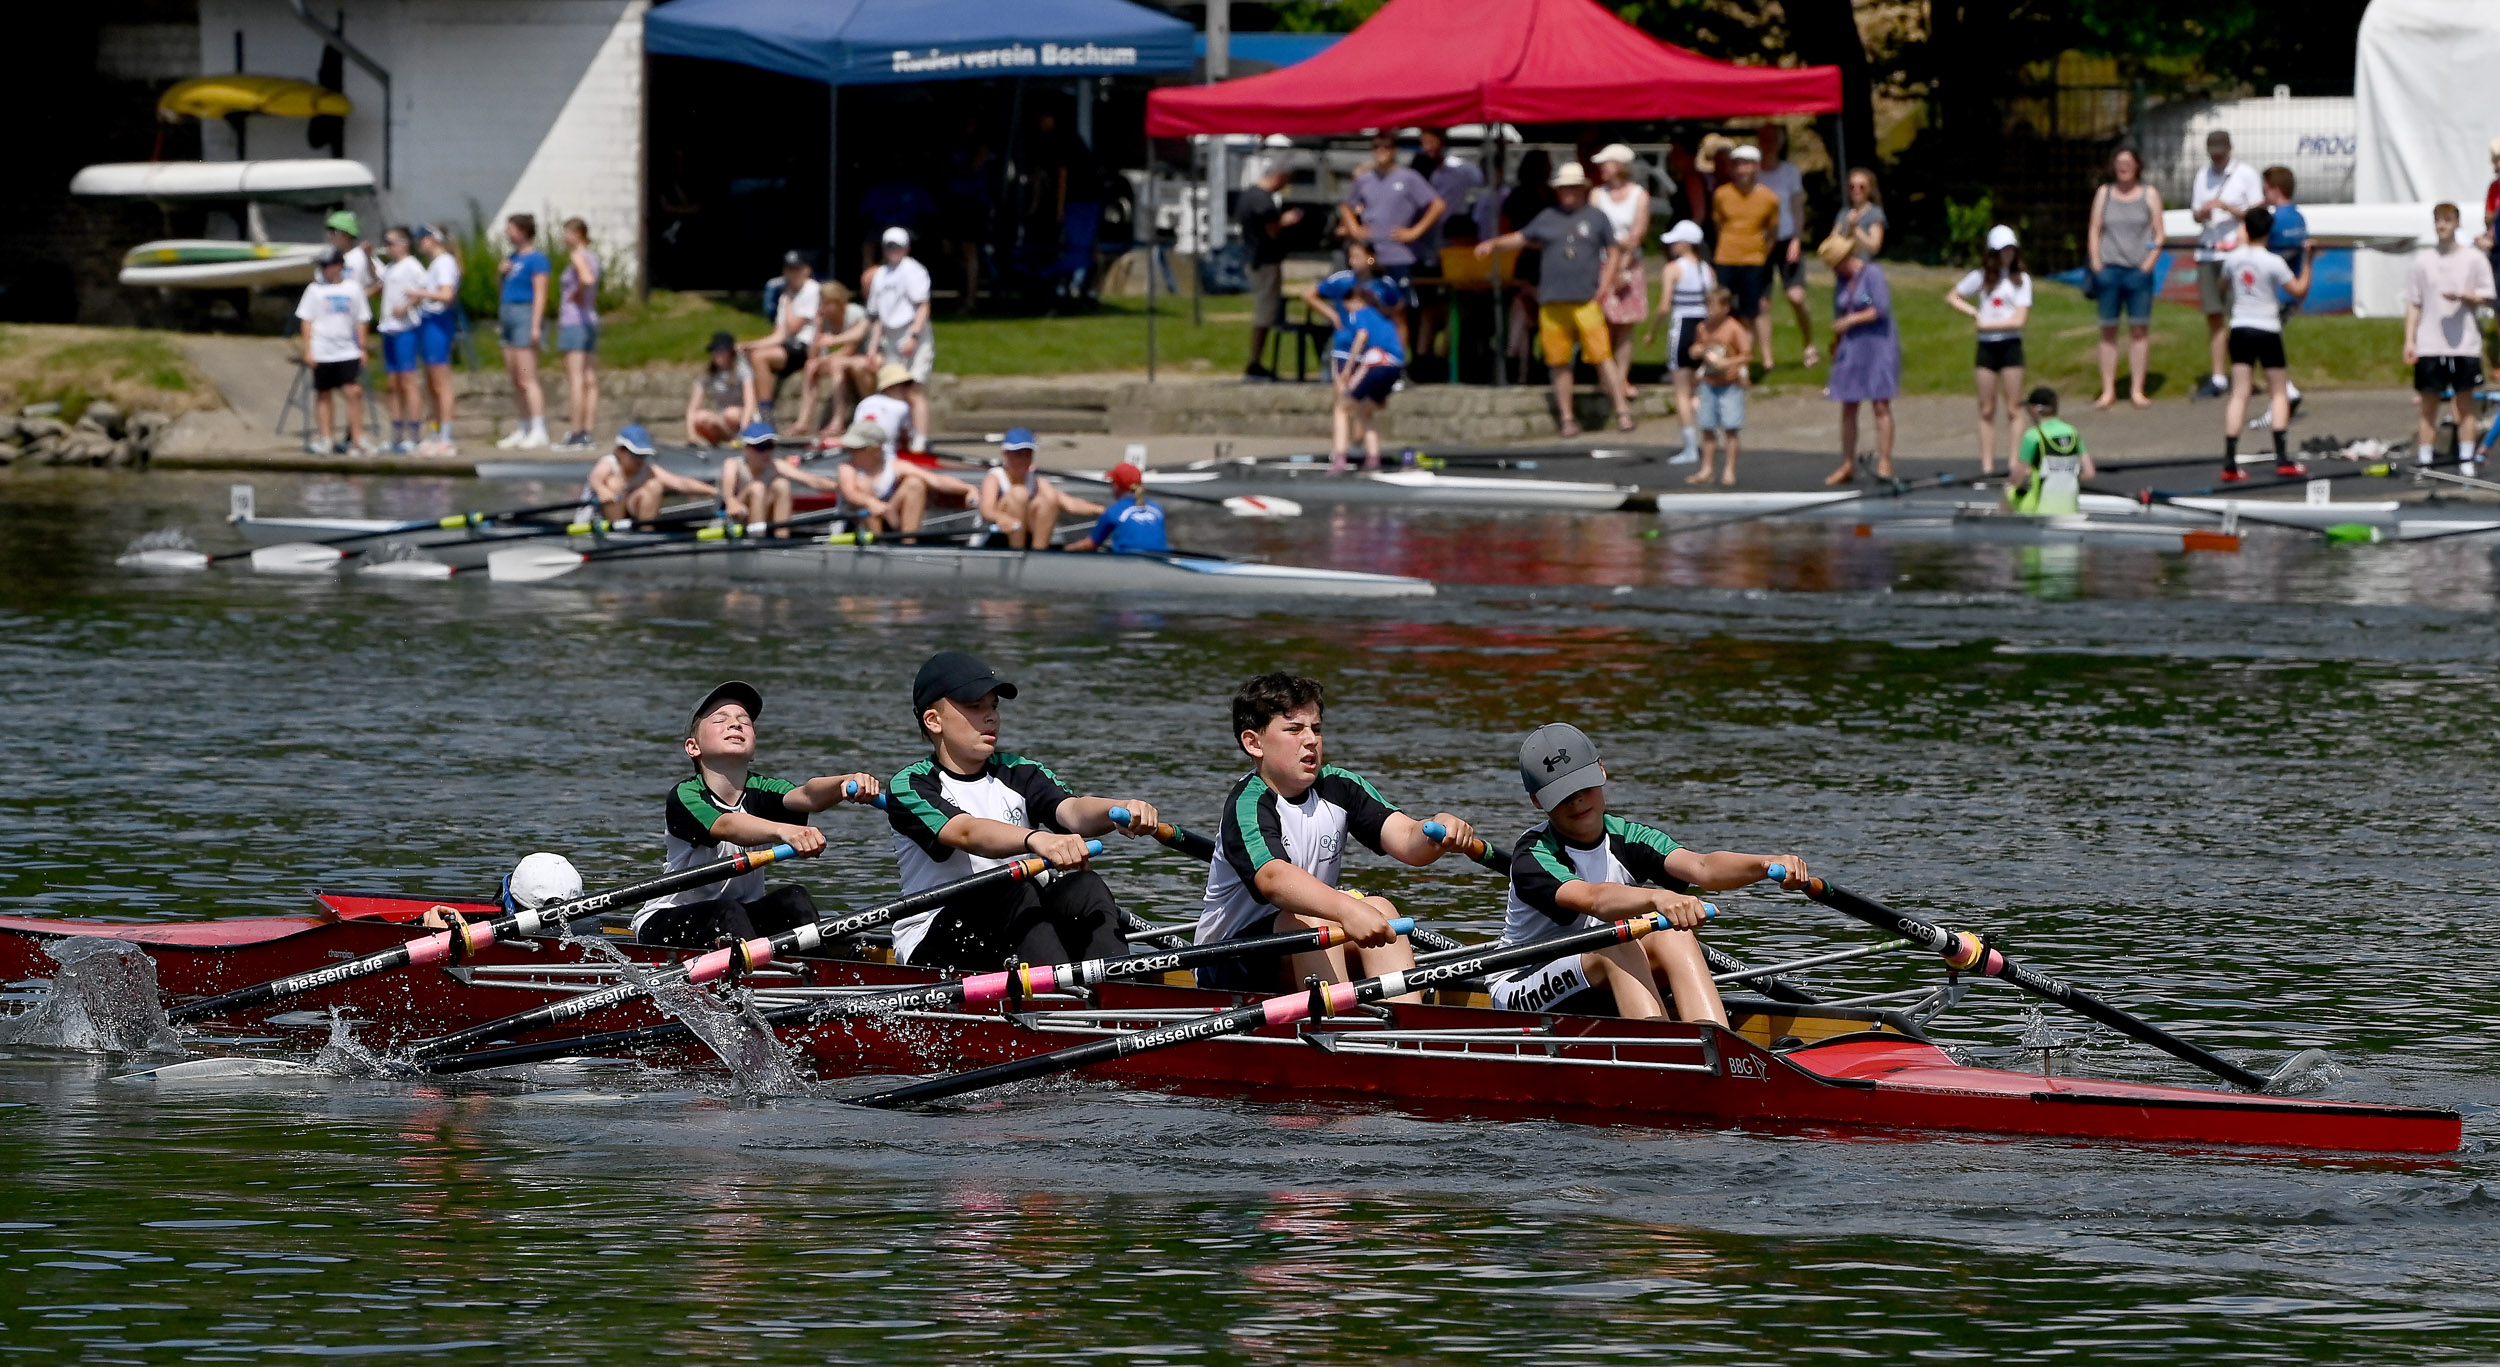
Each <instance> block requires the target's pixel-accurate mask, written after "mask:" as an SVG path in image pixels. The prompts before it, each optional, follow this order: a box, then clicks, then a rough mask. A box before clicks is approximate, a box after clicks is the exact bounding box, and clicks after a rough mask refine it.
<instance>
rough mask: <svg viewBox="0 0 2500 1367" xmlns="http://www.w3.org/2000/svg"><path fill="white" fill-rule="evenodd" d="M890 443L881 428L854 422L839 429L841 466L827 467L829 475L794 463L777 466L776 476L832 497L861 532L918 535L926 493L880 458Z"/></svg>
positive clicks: (888, 458) (871, 421)
mask: <svg viewBox="0 0 2500 1367" xmlns="http://www.w3.org/2000/svg"><path fill="white" fill-rule="evenodd" d="M891 440H892V438H891V436H890V435H889V434H888V433H887V432H886V430H885V425H884V424H883V423H880V422H878V421H877V420H876V419H874V418H854V419H852V420H851V425H850V426H849V427H848V428H846V429H844V430H843V433H842V438H841V442H840V445H841V448H842V463H841V464H839V465H836V466H835V467H833V473H832V474H830V475H820V474H817V473H816V472H814V471H812V470H809V469H806V468H805V467H803V466H801V465H800V464H799V463H798V462H796V461H783V462H782V463H781V467H780V468H781V474H782V477H783V478H785V479H787V480H790V481H791V482H792V483H795V484H798V485H800V486H802V487H805V488H809V489H814V490H816V491H817V492H818V493H826V494H834V495H838V496H839V497H840V498H841V500H842V509H843V511H844V512H845V513H848V514H850V515H851V517H852V520H853V522H854V525H856V526H857V527H859V528H860V529H862V530H866V531H872V532H873V531H886V532H897V531H902V530H904V529H905V528H909V529H911V530H912V531H918V530H919V529H920V517H921V513H922V511H923V510H924V509H926V508H927V507H928V499H929V490H928V487H927V486H926V485H923V484H922V483H920V481H918V480H914V479H906V478H904V476H903V474H902V471H901V470H900V469H898V468H897V464H896V462H895V460H894V458H893V457H892V456H889V455H887V454H886V451H887V447H888V443H889V442H890V441H891Z"/></svg>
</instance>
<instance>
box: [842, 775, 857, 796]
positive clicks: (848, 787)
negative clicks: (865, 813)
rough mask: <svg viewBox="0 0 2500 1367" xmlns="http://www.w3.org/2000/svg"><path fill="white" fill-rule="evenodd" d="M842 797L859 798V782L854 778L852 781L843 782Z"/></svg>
mask: <svg viewBox="0 0 2500 1367" xmlns="http://www.w3.org/2000/svg"><path fill="white" fill-rule="evenodd" d="M842 796H844V797H857V796H859V780H858V779H855V778H854V779H848V780H845V781H844V782H843V784H842Z"/></svg>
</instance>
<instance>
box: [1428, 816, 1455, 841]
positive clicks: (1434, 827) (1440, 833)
mask: <svg viewBox="0 0 2500 1367" xmlns="http://www.w3.org/2000/svg"><path fill="white" fill-rule="evenodd" d="M1449 834H1450V828H1449V827H1447V826H1444V825H1442V824H1441V823H1440V822H1438V821H1427V822H1425V823H1424V839H1426V840H1446V839H1448V838H1449Z"/></svg>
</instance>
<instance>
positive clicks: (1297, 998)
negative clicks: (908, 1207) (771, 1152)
mask: <svg viewBox="0 0 2500 1367" xmlns="http://www.w3.org/2000/svg"><path fill="white" fill-rule="evenodd" d="M1709 914H1710V915H1713V916H1715V915H1717V910H1716V909H1715V908H1713V909H1711V910H1710V912H1709ZM1666 924H1667V918H1666V917H1664V916H1660V915H1656V914H1652V915H1648V916H1636V917H1634V918H1632V919H1631V920H1629V921H1617V922H1615V923H1614V924H1612V925H1606V926H1598V927H1594V928H1592V929H1589V930H1583V931H1576V932H1574V933H1572V934H1569V935H1556V936H1552V937H1550V938H1547V939H1543V940H1533V941H1530V942H1528V943H1526V944H1520V945H1512V946H1511V947H1509V948H1507V949H1495V950H1489V951H1486V952H1484V953H1475V952H1472V951H1460V952H1458V953H1454V954H1435V955H1432V956H1430V957H1429V958H1427V959H1419V960H1417V961H1416V963H1415V966H1414V967H1413V968H1408V969H1402V970H1399V971H1397V972H1394V973H1384V974H1381V975H1380V976H1379V977H1376V978H1365V979H1363V980H1361V981H1360V982H1351V983H1336V984H1333V985H1326V986H1321V985H1314V986H1312V987H1311V989H1310V990H1309V991H1307V992H1288V993H1285V994H1284V995H1283V996H1278V997H1269V998H1267V999H1266V1000H1265V1001H1259V1002H1253V1003H1251V1004H1250V1005H1248V1006H1243V1007H1236V1008H1235V1009H1233V1010H1230V1011H1218V1012H1214V1013H1211V1014H1209V1015H1205V1016H1200V1017H1197V1018H1195V1019H1191V1020H1184V1021H1175V1022H1173V1023H1172V1024H1170V1025H1161V1026H1156V1027H1155V1028H1153V1029H1151V1030H1137V1031H1132V1032H1130V1033H1127V1034H1121V1035H1113V1036H1110V1037H1108V1038H1106V1039H1098V1040H1088V1041H1087V1042H1085V1043H1083V1044H1077V1045H1071V1046H1069V1047H1068V1048H1065V1049H1054V1050H1051V1051H1050V1052H1048V1053H1044V1054H1034V1055H1032V1056H1030V1057H1027V1058H1020V1059H1014V1060H1011V1061H1009V1062H1006V1063H997V1064H992V1065H990V1066H989V1067H986V1068H974V1069H971V1070H970V1071H968V1072H961V1073H953V1074H949V1075H946V1076H943V1077H934V1078H929V1079H927V1080H925V1081H921V1082H912V1083H906V1084H904V1085H903V1086H900V1087H894V1088H889V1089H887V1090H885V1091H882V1092H872V1093H870V1094H868V1095H866V1096H860V1097H852V1098H850V1100H852V1101H855V1102H857V1103H858V1104H860V1105H862V1106H879V1107H891V1106H906V1105H910V1104H912V1103H914V1102H920V1101H935V1100H937V1099H939V1098H941V1097H950V1096H960V1095H962V1094H963V1093H965V1092H977V1091H981V1090H983V1089H984V1088H989V1087H999V1086H1004V1085H1006V1084H1007V1083H1010V1082H1022V1081H1024V1080H1025V1079H1027V1078H1035V1077H1046V1076H1049V1075H1051V1074H1053V1073H1065V1072H1069V1071H1072V1070H1074V1069H1078V1068H1083V1067H1085V1066H1087V1065H1089V1064H1095V1063H1104V1062H1108V1061H1110V1060H1112V1059H1121V1058H1129V1057H1132V1056H1134V1055H1137V1054H1143V1053H1148V1052H1151V1051H1153V1050H1157V1049H1168V1048H1170V1047H1172V1046H1173V1045H1176V1044H1193V1043H1196V1042H1197V1041H1199V1040H1210V1039H1220V1038H1222V1037H1224V1036H1226V1035H1239V1034H1245V1033H1247V1032H1249V1031H1252V1030H1256V1029H1258V1028H1260V1027H1261V1026H1267V1025H1291V1024H1294V1023H1296V1022H1298V1021H1302V1020H1305V1019H1310V1018H1314V1017H1321V1016H1331V1015H1344V1014H1345V1013H1347V1012H1350V1011H1352V1010H1353V1009H1354V1008H1356V1007H1358V1006H1360V1005H1362V1004H1363V1003H1365V1002H1375V1001H1379V1000H1381V999H1382V998H1384V997H1398V996H1404V995H1405V994H1407V993H1409V992H1413V991H1416V990H1418V989H1420V988H1425V987H1431V986H1433V985H1434V984H1437V983H1445V982H1454V981H1457V980H1458V979H1461V978H1474V977H1480V976H1482V975H1484V974H1487V973H1498V972H1500V971H1501V970H1503V969H1506V968H1517V967H1519V966H1520V965H1522V964H1531V963H1544V962H1546V961H1547V960H1549V959H1558V958H1564V957H1567V956H1570V955H1573V954H1578V953H1582V952H1584V951H1587V950H1592V949H1604V948H1606V947H1607V946H1609V945H1617V944H1622V943H1625V942H1626V941H1631V940H1637V939H1639V938H1641V937H1642V936H1644V935H1647V934H1649V933H1650V932H1652V931H1655V930H1658V929H1660V928H1662V927H1664V926H1665V925H1666Z"/></svg>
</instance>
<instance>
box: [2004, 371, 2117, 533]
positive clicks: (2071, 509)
mask: <svg viewBox="0 0 2500 1367" xmlns="http://www.w3.org/2000/svg"><path fill="white" fill-rule="evenodd" d="M2023 411H2024V412H2025V413H2026V414H2028V415H2029V416H2030V418H2031V425H2030V426H2029V427H2026V428H2025V429H2024V430H2023V440H2022V446H2021V448H2020V449H2018V450H2017V451H2016V452H2015V454H2014V465H2013V469H2012V471H2011V472H2010V474H2011V477H2010V478H2008V479H2007V480H2006V481H2005V502H2006V506H2008V507H2010V508H2012V509H2013V510H2014V511H2015V512H2018V513H2031V514H2037V515H2047V514H2051V513H2079V512H2082V511H2083V489H2082V484H2083V481H2085V480H2087V479H2093V478H2096V477H2097V474H2098V472H2096V471H2095V470H2094V469H2093V468H2092V453H2091V452H2089V451H2086V450H2084V449H2083V434H2082V433H2081V432H2078V431H2076V430H2075V425H2074V424H2073V423H2070V422H2068V421H2066V420H2065V419H2064V418H2061V417H2059V416H2057V391H2056V390H2054V389H2051V388H2049V387H2048V386H2047V385H2042V386H2040V387H2039V388H2037V389H2034V390H2032V391H2031V394H2030V396H2029V397H2027V398H2025V399H2024V400H2023Z"/></svg>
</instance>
